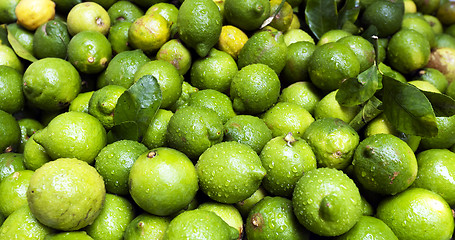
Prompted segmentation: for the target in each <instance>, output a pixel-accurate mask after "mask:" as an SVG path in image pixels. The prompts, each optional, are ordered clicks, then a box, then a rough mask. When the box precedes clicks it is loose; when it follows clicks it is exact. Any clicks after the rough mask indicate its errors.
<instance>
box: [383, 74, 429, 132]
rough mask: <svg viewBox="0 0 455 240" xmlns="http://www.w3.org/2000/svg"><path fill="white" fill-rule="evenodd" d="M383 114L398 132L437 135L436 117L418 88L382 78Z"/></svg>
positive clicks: (389, 78)
mask: <svg viewBox="0 0 455 240" xmlns="http://www.w3.org/2000/svg"><path fill="white" fill-rule="evenodd" d="M382 84H383V86H384V96H383V102H384V113H385V115H386V117H387V119H388V120H389V121H390V123H391V124H392V125H393V126H394V127H395V129H397V130H398V131H401V132H404V133H407V134H412V135H417V136H422V137H434V136H436V135H437V133H438V126H437V125H436V116H435V114H434V112H433V108H432V107H431V103H430V101H429V100H428V99H427V97H426V96H425V94H423V93H422V92H421V91H420V90H419V89H418V88H416V87H415V86H412V85H411V84H408V83H402V82H400V81H397V80H395V79H393V78H391V77H388V76H383V79H382Z"/></svg>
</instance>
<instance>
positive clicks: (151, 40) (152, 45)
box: [128, 13, 170, 53]
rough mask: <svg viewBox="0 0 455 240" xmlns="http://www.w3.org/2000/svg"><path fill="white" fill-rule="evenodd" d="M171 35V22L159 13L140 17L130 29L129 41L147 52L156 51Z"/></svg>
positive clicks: (133, 45) (134, 46)
mask: <svg viewBox="0 0 455 240" xmlns="http://www.w3.org/2000/svg"><path fill="white" fill-rule="evenodd" d="M169 37H170V28H169V23H168V22H167V21H166V19H165V18H164V17H162V16H161V15H159V14H158V13H154V14H146V15H144V16H142V17H139V18H138V19H136V20H135V21H134V22H133V24H132V25H131V27H130V28H129V30H128V43H129V44H131V46H132V47H133V48H138V49H142V50H143V51H144V52H146V53H155V52H156V51H157V50H158V49H160V47H161V46H163V44H164V43H166V42H167V41H168V40H169Z"/></svg>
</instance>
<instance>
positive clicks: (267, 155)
mask: <svg viewBox="0 0 455 240" xmlns="http://www.w3.org/2000/svg"><path fill="white" fill-rule="evenodd" d="M259 157H260V158H261V161H262V166H264V168H265V170H266V171H267V175H266V176H265V177H264V179H263V180H262V186H263V187H264V189H265V190H267V191H268V192H270V193H271V194H273V195H276V196H282V197H291V196H292V193H293V191H294V187H295V184H296V183H297V181H298V180H299V179H300V178H301V177H302V176H303V175H304V174H305V173H306V172H308V171H310V170H312V169H315V168H316V156H315V155H314V153H313V151H312V150H311V146H310V145H309V144H308V143H307V142H306V141H305V140H303V139H301V138H298V137H294V136H292V134H290V133H289V134H287V135H286V136H284V137H283V136H280V137H275V138H273V139H271V140H270V141H268V142H267V144H265V146H264V148H263V149H262V151H261V154H260V155H259Z"/></svg>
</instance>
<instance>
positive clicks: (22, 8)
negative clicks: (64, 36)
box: [15, 0, 55, 30]
mask: <svg viewBox="0 0 455 240" xmlns="http://www.w3.org/2000/svg"><path fill="white" fill-rule="evenodd" d="M15 13H16V17H17V23H19V24H20V25H21V26H23V27H25V28H27V29H28V30H35V29H37V28H38V27H39V26H40V25H41V24H43V23H45V22H47V21H49V20H51V19H54V16H55V3H54V2H53V1H51V0H21V1H19V3H18V4H17V6H16V9H15Z"/></svg>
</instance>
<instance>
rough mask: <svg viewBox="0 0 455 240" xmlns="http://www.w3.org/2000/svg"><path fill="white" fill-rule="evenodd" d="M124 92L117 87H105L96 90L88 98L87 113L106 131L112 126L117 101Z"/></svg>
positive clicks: (124, 89)
mask: <svg viewBox="0 0 455 240" xmlns="http://www.w3.org/2000/svg"><path fill="white" fill-rule="evenodd" d="M125 91H126V88H124V87H121V86H118V85H107V86H105V87H103V88H100V89H98V90H96V91H95V92H94V93H93V95H92V97H91V98H90V101H89V104H88V113H89V114H90V115H92V116H94V117H96V118H97V119H98V120H99V121H100V122H101V124H103V126H104V127H105V128H106V129H111V128H112V127H113V126H114V111H115V106H116V105H117V100H118V99H119V98H120V96H122V94H123V93H124V92H125Z"/></svg>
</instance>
